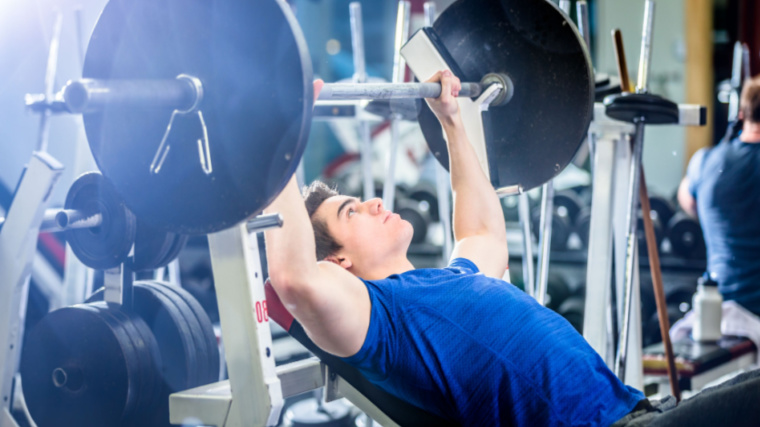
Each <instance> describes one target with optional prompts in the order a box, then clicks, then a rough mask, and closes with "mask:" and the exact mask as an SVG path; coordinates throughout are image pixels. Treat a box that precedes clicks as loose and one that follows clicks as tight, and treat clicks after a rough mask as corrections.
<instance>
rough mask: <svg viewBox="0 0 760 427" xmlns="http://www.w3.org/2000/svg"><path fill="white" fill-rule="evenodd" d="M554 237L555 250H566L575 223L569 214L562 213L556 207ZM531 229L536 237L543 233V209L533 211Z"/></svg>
mask: <svg viewBox="0 0 760 427" xmlns="http://www.w3.org/2000/svg"><path fill="white" fill-rule="evenodd" d="M551 221H552V237H551V249H552V250H553V251H564V250H566V249H567V239H568V237H570V233H572V232H573V223H572V222H571V221H570V218H569V217H568V216H567V215H562V214H560V212H559V211H558V210H557V208H555V209H554V215H552V219H551ZM530 223H531V231H532V232H533V234H534V235H535V236H536V239H540V238H539V235H540V233H541V225H540V224H541V211H539V210H534V211H533V213H531V222H530Z"/></svg>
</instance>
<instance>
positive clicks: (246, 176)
mask: <svg viewBox="0 0 760 427" xmlns="http://www.w3.org/2000/svg"><path fill="white" fill-rule="evenodd" d="M180 74H187V75H191V76H193V77H196V78H198V79H199V80H200V81H201V83H202V85H203V100H202V101H201V103H200V105H199V106H198V111H196V112H194V113H188V114H178V115H177V116H176V117H175V119H174V121H173V122H171V128H170V129H168V128H169V124H170V121H171V117H172V111H170V110H168V109H160V108H142V109H140V108H128V107H118V106H116V105H106V106H105V107H104V108H103V109H102V110H101V111H98V112H94V113H86V114H84V116H83V117H84V125H85V131H86V133H87V139H88V142H89V144H90V148H91V150H92V153H93V156H94V157H95V160H96V162H97V164H98V166H99V167H100V170H101V171H103V174H104V175H106V176H107V177H108V178H109V179H110V180H111V181H112V182H113V184H114V186H115V187H116V189H117V190H118V191H119V193H120V194H121V195H122V196H123V198H124V200H125V202H126V203H127V205H128V206H129V207H130V209H132V211H133V212H134V213H135V215H137V216H138V217H140V218H141V220H145V221H147V222H149V223H151V224H153V225H155V226H158V227H161V228H163V229H165V230H169V231H173V232H177V233H181V234H205V233H210V232H214V231H219V230H222V229H225V228H229V227H231V226H233V225H235V224H237V223H239V222H241V221H243V220H244V219H246V218H248V217H250V216H252V215H255V214H257V213H259V212H260V211H261V210H262V209H263V208H264V207H266V206H267V205H268V204H269V203H270V202H271V201H272V200H273V199H274V198H275V196H276V195H277V194H278V193H279V192H280V191H281V190H282V189H283V188H284V187H285V184H286V183H287V181H288V180H289V179H290V177H291V176H292V175H293V173H294V172H295V169H296V167H297V165H298V162H299V160H300V158H301V155H302V154H303V150H304V147H305V145H306V139H307V137H308V134H309V128H310V124H311V108H312V104H313V87H312V71H311V60H310V57H309V54H308V51H307V49H306V43H305V41H304V39H303V35H302V33H301V30H300V29H299V27H298V25H297V23H296V20H295V18H294V17H293V15H292V13H291V12H290V10H289V6H288V5H287V4H286V3H285V2H284V1H281V0H276V1H275V0H272V1H265V2H249V1H243V2H241V1H215V2H210V1H202V0H161V1H155V0H111V1H109V2H108V4H106V6H105V8H104V10H103V12H102V13H101V15H100V18H99V19H98V22H97V24H96V26H95V29H94V30H93V34H92V37H91V39H90V43H89V46H88V48H87V54H86V57H85V64H84V70H83V77H85V78H93V79H105V80H108V79H174V78H176V77H177V76H178V75H180ZM165 134H166V136H167V143H168V144H170V147H171V149H170V150H169V151H168V152H167V155H166V156H165V161H164V162H163V165H162V166H161V168H160V170H159V171H158V172H157V173H152V172H151V170H150V165H151V163H152V161H153V159H154V156H155V154H156V152H157V150H158V148H159V145H160V143H161V141H162V139H163V138H164V136H165ZM203 141H206V142H207V143H208V144H207V147H208V154H209V158H208V160H209V163H210V166H211V172H210V173H209V174H206V173H205V172H204V169H203V168H202V166H201V156H200V154H199V152H202V151H204V148H203ZM199 148H200V149H199ZM206 169H208V168H206Z"/></svg>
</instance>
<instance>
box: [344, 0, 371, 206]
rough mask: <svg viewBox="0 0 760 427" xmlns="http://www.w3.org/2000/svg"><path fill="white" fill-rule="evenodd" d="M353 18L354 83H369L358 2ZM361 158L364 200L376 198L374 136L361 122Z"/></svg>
mask: <svg viewBox="0 0 760 427" xmlns="http://www.w3.org/2000/svg"><path fill="white" fill-rule="evenodd" d="M348 12H349V15H350V17H351V47H352V50H353V57H354V76H353V81H354V83H366V82H367V66H366V61H365V54H364V52H365V51H364V25H363V21H362V5H361V3H359V2H358V1H354V2H351V4H349V5H348ZM359 135H360V137H361V142H360V144H361V145H360V149H359V151H360V158H361V165H362V184H363V196H364V200H369V199H371V198H373V197H375V182H374V176H373V174H372V134H371V133H370V129H369V122H367V121H364V120H363V121H360V122H359Z"/></svg>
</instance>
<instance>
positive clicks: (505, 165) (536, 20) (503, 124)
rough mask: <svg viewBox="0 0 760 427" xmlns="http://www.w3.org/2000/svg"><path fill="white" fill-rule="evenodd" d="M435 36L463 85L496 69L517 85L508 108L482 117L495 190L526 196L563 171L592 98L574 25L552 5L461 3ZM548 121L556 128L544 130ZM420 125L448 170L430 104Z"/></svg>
mask: <svg viewBox="0 0 760 427" xmlns="http://www.w3.org/2000/svg"><path fill="white" fill-rule="evenodd" d="M464 23H470V24H464ZM539 29H540V30H539ZM433 31H434V33H433V34H436V35H437V36H432V37H430V38H431V42H432V43H433V44H434V45H435V46H437V47H438V50H439V51H441V52H447V53H448V55H449V57H446V56H444V60H445V62H446V63H447V64H448V65H449V67H450V68H451V69H452V71H453V72H454V74H455V75H457V76H460V78H462V80H463V81H473V80H475V81H477V80H479V79H480V78H481V77H482V76H484V75H486V74H488V73H493V72H494V71H497V72H500V73H505V74H507V75H508V76H509V78H510V79H511V81H512V82H513V83H514V95H513V96H512V99H511V101H509V103H508V104H506V105H504V106H501V107H498V108H495V107H494V108H489V110H488V111H484V112H483V121H484V122H485V123H487V125H486V129H487V130H486V132H487V134H486V141H488V142H487V147H486V150H487V151H488V156H487V157H488V160H487V162H488V167H489V171H490V174H488V175H489V177H490V179H491V183H492V184H493V185H494V187H495V188H497V189H498V188H501V187H507V186H511V185H519V186H521V187H522V190H523V191H527V190H530V189H532V188H535V187H537V186H539V185H541V184H543V183H545V182H547V181H549V180H550V179H552V178H553V177H555V176H556V175H557V174H559V172H561V171H562V170H563V169H564V168H565V166H567V164H568V163H570V161H571V160H572V158H573V156H574V155H575V153H576V151H577V150H578V148H579V146H580V144H581V143H582V142H583V140H584V139H585V133H586V130H587V129H588V123H589V121H590V119H591V117H592V114H591V113H592V111H591V110H592V107H593V100H594V85H593V83H592V82H593V77H592V67H591V64H590V61H589V58H588V55H587V53H586V50H585V48H584V46H583V39H582V37H581V35H580V34H579V33H578V31H577V29H576V27H575V25H572V24H571V25H568V18H567V17H566V16H565V15H564V14H563V13H562V12H561V11H560V10H559V9H558V8H557V7H556V6H555V5H554V4H552V3H551V2H530V3H527V2H521V1H476V2H473V1H463V0H459V1H457V2H455V3H453V4H452V5H451V6H449V7H448V8H446V10H444V11H443V12H442V13H441V15H440V16H439V17H438V19H437V20H436V21H435V23H434V24H433ZM484 46H485V47H486V48H485V49H486V51H484V50H483V49H484ZM497 46H498V48H496V47H497ZM517 63H519V64H520V66H519V67H515V66H514V65H515V64H517ZM410 65H411V64H410ZM411 68H412V71H414V72H415V75H417V74H418V73H417V72H416V71H415V70H414V67H411ZM417 77H418V78H419V77H420V76H419V75H418V76H417ZM549 117H551V120H552V122H553V123H555V124H556V126H543V125H541V124H542V123H544V122H545V119H546V118H549ZM419 121H420V127H421V128H422V132H423V134H424V135H425V140H426V141H427V143H428V145H429V146H430V151H431V152H432V153H433V154H434V155H435V157H436V159H438V161H439V162H440V163H441V165H443V167H445V168H446V169H448V167H449V158H448V150H447V149H446V143H445V141H444V139H443V132H442V130H441V126H440V124H439V123H438V120H437V119H436V118H435V116H434V114H433V113H432V111H431V110H430V109H429V108H428V107H427V105H426V104H424V103H423V105H422V109H421V110H420V116H419ZM537 147H542V149H540V150H539V149H537ZM549 147H551V148H549ZM547 153H552V154H551V155H547ZM480 160H481V163H482V162H484V161H485V160H484V159H483V158H481V159H480Z"/></svg>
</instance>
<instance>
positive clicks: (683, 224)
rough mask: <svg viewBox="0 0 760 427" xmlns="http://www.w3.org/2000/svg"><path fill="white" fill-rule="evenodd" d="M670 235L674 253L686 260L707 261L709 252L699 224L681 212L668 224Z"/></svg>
mask: <svg viewBox="0 0 760 427" xmlns="http://www.w3.org/2000/svg"><path fill="white" fill-rule="evenodd" d="M668 229H669V232H668V235H669V238H670V245H671V247H672V249H673V253H674V254H675V255H678V256H680V257H683V258H686V259H705V257H706V253H707V250H706V248H705V239H704V236H703V235H702V227H700V225H699V222H698V221H697V220H696V219H694V218H692V217H690V216H689V215H687V214H686V213H684V212H679V213H677V214H675V215H674V216H673V218H671V219H670V222H669V223H668Z"/></svg>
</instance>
